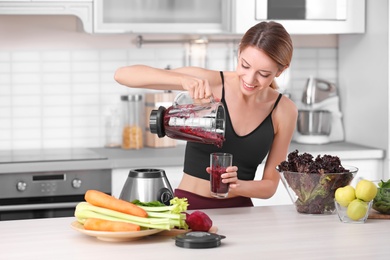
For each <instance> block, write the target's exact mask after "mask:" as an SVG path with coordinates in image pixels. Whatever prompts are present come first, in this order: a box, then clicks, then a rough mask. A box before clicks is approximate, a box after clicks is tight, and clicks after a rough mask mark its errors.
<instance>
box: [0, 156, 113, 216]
mask: <svg viewBox="0 0 390 260" xmlns="http://www.w3.org/2000/svg"><path fill="white" fill-rule="evenodd" d="M105 160H107V158H106V157H104V156H101V155H99V154H98V153H95V152H94V151H92V150H89V149H82V148H77V149H44V150H17V151H15V150H14V151H0V165H1V168H0V220H18V219H35V218H53V217H70V216H74V210H75V206H76V205H77V204H78V203H79V202H81V201H84V200H85V199H84V194H85V192H86V191H87V190H89V189H96V190H100V191H102V192H105V193H107V194H111V169H107V168H105V167H102V168H99V169H80V170H78V169H74V167H75V165H76V164H80V163H91V164H94V166H96V165H98V164H99V163H100V162H102V165H103V164H104V161H105ZM65 162H67V163H69V164H70V165H72V163H74V164H73V166H72V168H73V169H71V170H51V169H56V168H61V169H62V168H64V163H65ZM44 163H47V165H48V166H39V165H43V164H44ZM15 165H17V168H20V166H23V165H25V168H28V169H29V171H26V172H20V171H16V172H15V171H13V170H12V169H13V168H14V166H15ZM38 166H39V168H48V169H45V170H34V168H36V167H38ZM7 169H8V170H7Z"/></svg>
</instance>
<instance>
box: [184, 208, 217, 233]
mask: <svg viewBox="0 0 390 260" xmlns="http://www.w3.org/2000/svg"><path fill="white" fill-rule="evenodd" d="M186 223H187V225H188V227H189V228H190V229H192V231H204V232H208V231H209V230H210V228H211V226H212V225H213V221H212V220H211V219H210V217H209V216H208V215H207V214H206V213H204V212H202V211H199V210H197V211H194V212H193V213H191V214H188V213H186Z"/></svg>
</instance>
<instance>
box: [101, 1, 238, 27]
mask: <svg viewBox="0 0 390 260" xmlns="http://www.w3.org/2000/svg"><path fill="white" fill-rule="evenodd" d="M230 3H231V2H230V0H229V1H226V0H212V1H209V0H181V1H175V0H145V1H137V0H94V32H95V33H184V34H198V33H202V34H210V33H226V32H228V31H229V29H230V23H229V18H230V13H231V11H230V8H231V4H230Z"/></svg>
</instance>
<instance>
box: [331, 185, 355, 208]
mask: <svg viewBox="0 0 390 260" xmlns="http://www.w3.org/2000/svg"><path fill="white" fill-rule="evenodd" d="M334 197H335V199H336V201H337V202H338V203H339V204H340V205H341V206H343V207H347V206H348V204H349V203H350V202H351V201H353V200H354V199H356V196H355V188H354V187H352V186H351V185H347V186H344V187H340V188H338V189H337V190H336V192H335V194H334Z"/></svg>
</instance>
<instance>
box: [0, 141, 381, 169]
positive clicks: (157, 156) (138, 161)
mask: <svg viewBox="0 0 390 260" xmlns="http://www.w3.org/2000/svg"><path fill="white" fill-rule="evenodd" d="M295 149H297V150H298V151H299V152H300V153H303V152H308V153H311V154H313V155H316V154H331V155H337V156H339V158H340V159H341V160H360V159H374V160H382V159H383V158H384V156H385V155H384V154H385V153H384V151H383V150H381V149H379V148H373V147H367V146H362V145H358V144H352V143H347V142H337V143H330V144H322V145H310V144H298V143H295V142H293V143H291V145H290V151H294V150H295ZM90 150H92V151H93V152H95V153H97V154H99V155H100V156H102V157H106V159H101V160H77V161H72V160H69V161H57V162H56V161H53V162H26V163H5V164H1V167H0V174H2V173H13V172H32V171H34V172H39V171H54V170H57V171H61V170H87V169H88V170H89V169H117V168H136V167H146V166H147V167H155V166H158V167H168V166H181V165H183V159H184V150H185V146H184V145H178V146H176V147H174V148H143V149H140V150H123V149H121V148H91V149H90Z"/></svg>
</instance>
